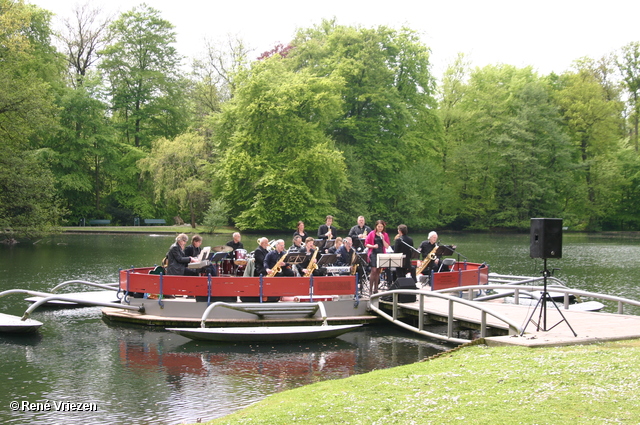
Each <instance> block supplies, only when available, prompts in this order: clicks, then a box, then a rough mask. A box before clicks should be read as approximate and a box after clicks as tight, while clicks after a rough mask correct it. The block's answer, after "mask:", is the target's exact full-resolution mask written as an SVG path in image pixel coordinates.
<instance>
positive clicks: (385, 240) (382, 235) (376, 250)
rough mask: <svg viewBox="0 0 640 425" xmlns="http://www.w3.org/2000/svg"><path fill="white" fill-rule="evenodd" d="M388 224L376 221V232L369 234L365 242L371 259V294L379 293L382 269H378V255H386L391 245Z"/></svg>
mask: <svg viewBox="0 0 640 425" xmlns="http://www.w3.org/2000/svg"><path fill="white" fill-rule="evenodd" d="M386 227H387V223H385V222H384V221H382V220H378V221H376V227H375V230H374V231H372V232H369V234H368V235H367V238H366V239H365V241H364V245H365V246H366V247H367V248H369V251H368V252H367V256H368V257H369V263H370V264H371V274H370V275H369V282H370V283H371V293H372V294H375V293H377V292H378V284H379V283H380V270H381V269H380V267H378V254H384V253H385V252H386V251H387V248H389V246H390V245H391V243H390V242H389V235H388V234H387V232H385V231H384V230H385V228H386Z"/></svg>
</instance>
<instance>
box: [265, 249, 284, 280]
mask: <svg viewBox="0 0 640 425" xmlns="http://www.w3.org/2000/svg"><path fill="white" fill-rule="evenodd" d="M286 256H287V251H285V252H284V254H283V255H282V257H280V259H279V260H278V262H277V263H276V265H275V266H273V268H272V269H271V271H270V272H269V273H267V277H274V276H275V275H277V274H278V273H280V270H281V269H282V267H281V266H280V263H282V262H283V261H284V257H286Z"/></svg>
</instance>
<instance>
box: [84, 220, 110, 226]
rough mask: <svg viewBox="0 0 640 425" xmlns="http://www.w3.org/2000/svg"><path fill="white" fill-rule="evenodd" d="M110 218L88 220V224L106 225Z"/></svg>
mask: <svg viewBox="0 0 640 425" xmlns="http://www.w3.org/2000/svg"><path fill="white" fill-rule="evenodd" d="M110 224H111V220H89V226H108V225H110Z"/></svg>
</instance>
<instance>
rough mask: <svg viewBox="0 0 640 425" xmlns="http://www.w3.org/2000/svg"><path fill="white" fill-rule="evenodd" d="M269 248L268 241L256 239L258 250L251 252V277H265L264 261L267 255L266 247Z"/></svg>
mask: <svg viewBox="0 0 640 425" xmlns="http://www.w3.org/2000/svg"><path fill="white" fill-rule="evenodd" d="M268 246H269V239H267V238H260V239H258V248H256V250H255V251H254V252H253V260H254V265H253V275H254V276H260V275H266V274H267V271H266V270H265V269H264V259H265V257H266V256H267V254H268V253H269V250H268V249H267V247H268Z"/></svg>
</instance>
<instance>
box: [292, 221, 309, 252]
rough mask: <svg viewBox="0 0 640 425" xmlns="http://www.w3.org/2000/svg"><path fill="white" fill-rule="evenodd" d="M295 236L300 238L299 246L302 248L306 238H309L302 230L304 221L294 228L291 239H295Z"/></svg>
mask: <svg viewBox="0 0 640 425" xmlns="http://www.w3.org/2000/svg"><path fill="white" fill-rule="evenodd" d="M296 235H297V236H300V244H301V245H302V246H303V247H304V241H306V240H307V238H308V237H309V233H307V231H306V230H304V221H299V222H298V226H297V227H296V231H295V232H293V237H294V238H295V237H296Z"/></svg>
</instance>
